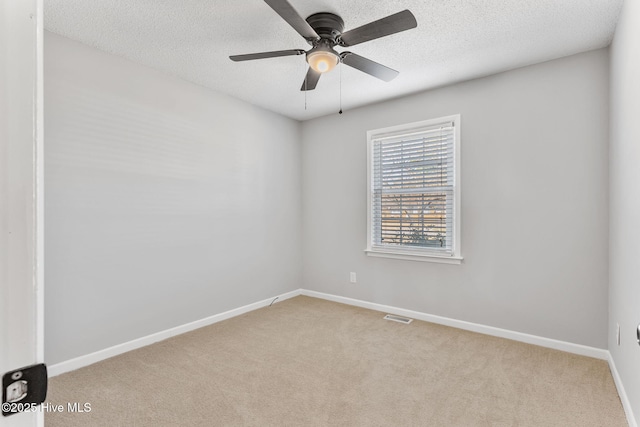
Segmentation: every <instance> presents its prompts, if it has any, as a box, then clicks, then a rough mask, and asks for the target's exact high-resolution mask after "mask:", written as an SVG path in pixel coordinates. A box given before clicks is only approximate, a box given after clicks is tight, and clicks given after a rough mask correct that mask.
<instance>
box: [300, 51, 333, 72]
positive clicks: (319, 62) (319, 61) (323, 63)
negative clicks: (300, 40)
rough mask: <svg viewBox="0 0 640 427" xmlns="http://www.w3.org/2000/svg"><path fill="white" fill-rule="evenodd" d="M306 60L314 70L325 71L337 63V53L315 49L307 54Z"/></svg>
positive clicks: (331, 68)
mask: <svg viewBox="0 0 640 427" xmlns="http://www.w3.org/2000/svg"><path fill="white" fill-rule="evenodd" d="M307 62H308V63H309V66H310V67H311V68H313V69H314V70H315V71H317V72H319V73H326V72H328V71H331V70H333V69H334V68H335V66H336V65H338V55H336V54H335V53H333V52H331V51H326V50H316V51H315V52H310V53H308V54H307Z"/></svg>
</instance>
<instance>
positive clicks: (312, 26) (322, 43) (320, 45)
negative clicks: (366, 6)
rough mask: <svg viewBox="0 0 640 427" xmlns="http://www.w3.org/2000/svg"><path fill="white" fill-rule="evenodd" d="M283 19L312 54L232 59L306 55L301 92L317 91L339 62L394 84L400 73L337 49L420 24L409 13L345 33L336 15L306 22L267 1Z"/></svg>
mask: <svg viewBox="0 0 640 427" xmlns="http://www.w3.org/2000/svg"><path fill="white" fill-rule="evenodd" d="M264 1H265V3H267V4H268V5H269V6H270V7H271V8H272V9H273V10H274V11H275V12H276V13H277V14H278V15H280V17H282V19H284V20H285V21H286V22H287V23H288V24H289V25H291V27H293V29H294V30H296V31H297V32H298V34H300V35H301V36H302V37H303V38H304V39H305V40H306V41H307V42H308V43H309V44H310V45H311V46H312V48H311V49H309V50H308V51H304V50H302V49H289V50H278V51H272V52H260V53H249V54H244V55H232V56H230V57H229V58H230V59H231V60H232V61H249V60H252V59H264V58H276V57H280V56H292V55H302V54H306V59H307V62H308V63H309V70H308V71H307V75H306V76H305V79H304V82H303V84H302V87H301V88H300V90H303V91H306V90H313V89H315V87H316V85H317V84H318V80H319V79H320V76H321V75H322V73H325V72H328V71H331V70H332V69H333V68H334V67H335V66H336V65H337V64H338V63H339V62H342V63H343V64H345V65H348V66H350V67H353V68H355V69H357V70H360V71H362V72H364V73H367V74H369V75H371V76H373V77H377V78H379V79H381V80H384V81H387V82H388V81H391V80H393V79H394V78H395V77H396V76H397V75H398V74H399V73H398V71H396V70H393V69H391V68H389V67H385V66H384V65H382V64H378V63H377V62H374V61H372V60H370V59H367V58H365V57H363V56H360V55H357V54H355V53H353V52H342V53H338V52H336V51H335V50H334V47H335V46H341V47H346V46H354V45H356V44H360V43H364V42H367V41H370V40H375V39H378V38H380V37H385V36H388V35H391V34H395V33H399V32H401V31H406V30H409V29H411V28H415V27H416V26H417V25H418V23H417V22H416V18H415V16H413V14H412V13H411V12H410V11H408V10H403V11H402V12H398V13H395V14H393V15H389V16H387V17H385V18H382V19H378V20H377V21H373V22H370V23H368V24H365V25H362V26H360V27H358V28H355V29H353V30H349V31H347V32H344V21H343V20H342V18H341V17H339V16H338V15H336V14H334V13H329V12H320V13H314V14H313V15H310V16H309V17H307V19H303V18H302V17H301V16H300V14H299V13H298V12H297V11H296V10H295V9H294V8H293V6H291V4H289V2H288V1H287V0H264Z"/></svg>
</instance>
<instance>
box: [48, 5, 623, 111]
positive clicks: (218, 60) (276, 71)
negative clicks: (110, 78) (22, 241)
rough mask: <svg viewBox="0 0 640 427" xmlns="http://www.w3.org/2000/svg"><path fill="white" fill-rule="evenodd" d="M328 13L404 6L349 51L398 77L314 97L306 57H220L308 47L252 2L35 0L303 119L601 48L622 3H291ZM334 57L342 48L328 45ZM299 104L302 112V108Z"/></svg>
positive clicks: (365, 13) (354, 14)
mask: <svg viewBox="0 0 640 427" xmlns="http://www.w3.org/2000/svg"><path fill="white" fill-rule="evenodd" d="M289 2H290V3H291V4H292V5H293V7H294V8H295V9H296V10H297V11H298V12H299V13H300V15H302V17H305V18H306V17H307V16H309V15H311V14H313V13H316V12H332V13H336V14H338V15H340V16H341V17H342V18H343V19H344V22H345V31H346V30H349V29H353V28H356V27H358V26H360V25H363V24H366V23H368V22H371V21H374V20H377V19H380V18H383V17H385V16H387V15H390V14H393V13H396V12H399V11H401V10H404V9H409V10H411V11H412V12H413V14H414V15H415V17H416V19H417V21H418V27H417V28H415V29H412V30H409V31H405V32H402V33H398V34H394V35H391V36H388V37H385V38H381V39H378V40H373V41H370V42H367V43H363V44H360V45H357V46H353V47H351V48H349V50H350V51H353V52H354V53H357V54H359V55H362V56H365V57H367V58H369V59H372V60H374V61H376V62H379V63H382V64H384V65H386V66H388V67H391V68H394V69H396V70H398V71H400V75H399V76H398V77H397V78H396V79H395V80H393V81H391V82H389V83H385V82H383V81H381V80H378V79H376V78H374V77H371V76H369V75H367V74H364V73H362V72H360V71H358V70H355V69H353V68H349V67H347V66H342V67H340V68H341V69H342V70H341V71H340V69H339V68H337V69H336V70H334V71H332V72H330V73H328V74H325V75H323V76H322V78H321V79H320V82H319V83H318V86H317V88H316V90H314V91H310V92H308V93H307V94H306V99H305V93H304V92H300V85H301V83H302V81H303V78H304V75H305V72H306V62H305V60H304V56H289V57H281V58H272V59H263V60H256V61H247V62H232V61H230V60H229V58H228V57H229V55H234V54H243V53H254V52H261V51H270V50H283V49H305V50H307V49H308V48H309V45H308V44H307V43H306V42H305V41H304V39H303V38H302V37H301V36H300V35H299V34H298V33H296V31H295V30H294V29H293V28H291V27H290V26H289V25H288V24H287V23H286V22H285V21H283V20H282V18H280V16H278V15H277V14H276V13H275V12H274V11H273V10H272V9H271V8H270V7H269V6H268V5H267V4H266V3H265V2H264V1H262V0H242V1H238V0H91V1H88V0H45V1H44V3H45V12H44V13H45V28H46V29H47V30H49V31H52V32H55V33H58V34H60V35H63V36H66V37H68V38H71V39H74V40H78V41H80V42H83V43H85V44H87V45H90V46H94V47H96V48H98V49H101V50H104V51H106V52H110V53H113V54H116V55H119V56H123V57H125V58H128V59H130V60H133V61H135V62H138V63H141V64H145V65H148V66H151V67H154V68H156V69H160V70H164V71H166V72H168V73H171V74H174V75H177V76H180V77H182V78H184V79H186V80H189V81H191V82H194V83H197V84H200V85H202V86H205V87H208V88H211V89H214V90H216V91H219V92H223V93H226V94H229V95H231V96H234V97H236V98H240V99H243V100H245V101H248V102H250V103H252V104H255V105H259V106H261V107H264V108H267V109H269V110H272V111H275V112H278V113H281V114H283V115H285V116H288V117H291V118H294V119H297V120H306V119H310V118H314V117H319V116H323V115H326V114H333V113H337V111H338V110H339V102H340V77H342V106H343V109H345V110H348V109H349V108H354V107H356V106H360V105H364V104H368V103H372V102H377V101H382V100H385V99H390V98H395V97H398V96H401V95H405V94H409V93H414V92H418V91H422V90H426V89H430V88H434V87H438V86H442V85H446V84H450V83H454V82H459V81H463V80H468V79H472V78H476V77H481V76H485V75H489V74H493V73H496V72H500V71H505V70H508V69H513V68H517V67H521V66H525V65H529V64H533V63H537V62H542V61H546V60H550V59H554V58H559V57H562V56H567V55H571V54H574V53H578V52H583V51H587V50H591V49H596V48H600V47H604V46H607V45H608V44H609V43H610V42H611V39H612V37H613V33H614V30H615V25H616V22H617V18H618V13H619V10H620V7H621V5H622V0H527V1H524V0H385V1H379V0H351V1H344V0H343V1H340V0H289ZM337 50H338V51H343V50H345V49H340V48H337ZM305 104H306V108H305Z"/></svg>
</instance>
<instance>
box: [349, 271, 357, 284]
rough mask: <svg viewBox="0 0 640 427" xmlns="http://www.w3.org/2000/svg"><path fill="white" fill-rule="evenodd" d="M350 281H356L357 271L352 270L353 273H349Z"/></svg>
mask: <svg viewBox="0 0 640 427" xmlns="http://www.w3.org/2000/svg"><path fill="white" fill-rule="evenodd" d="M349 281H350V282H351V283H356V273H355V272H353V271H352V272H351V273H349Z"/></svg>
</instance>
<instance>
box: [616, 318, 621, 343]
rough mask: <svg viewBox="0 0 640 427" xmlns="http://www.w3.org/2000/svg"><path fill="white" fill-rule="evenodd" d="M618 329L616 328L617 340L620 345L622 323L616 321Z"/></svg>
mask: <svg viewBox="0 0 640 427" xmlns="http://www.w3.org/2000/svg"><path fill="white" fill-rule="evenodd" d="M616 326H617V329H616V342H617V343H618V345H620V324H619V323H616Z"/></svg>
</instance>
